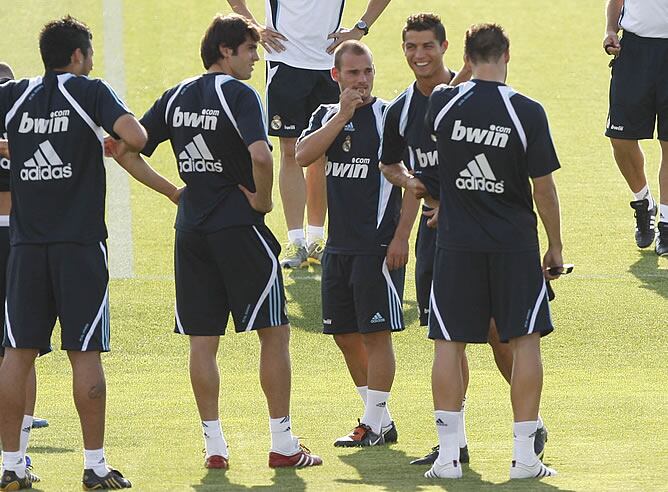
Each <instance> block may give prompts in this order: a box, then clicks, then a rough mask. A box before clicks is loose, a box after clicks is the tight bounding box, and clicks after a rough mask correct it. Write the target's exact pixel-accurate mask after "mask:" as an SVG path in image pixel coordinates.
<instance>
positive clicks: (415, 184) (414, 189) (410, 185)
mask: <svg viewBox="0 0 668 492" xmlns="http://www.w3.org/2000/svg"><path fill="white" fill-rule="evenodd" d="M405 188H406V191H408V192H409V193H412V194H413V195H414V196H415V198H417V199H420V198H424V197H426V196H428V195H429V192H428V191H427V187H426V186H425V185H424V183H423V182H422V181H420V180H419V179H417V178H411V179H408V180H406V186H405Z"/></svg>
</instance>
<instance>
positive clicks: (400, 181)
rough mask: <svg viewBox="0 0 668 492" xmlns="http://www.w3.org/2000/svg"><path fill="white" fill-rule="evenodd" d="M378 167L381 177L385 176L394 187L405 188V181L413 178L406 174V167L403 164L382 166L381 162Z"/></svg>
mask: <svg viewBox="0 0 668 492" xmlns="http://www.w3.org/2000/svg"><path fill="white" fill-rule="evenodd" d="M378 167H379V168H380V171H381V172H382V173H383V176H385V179H387V180H388V181H389V182H390V183H392V184H393V185H394V186H401V187H402V188H406V183H407V181H408V180H409V179H412V178H413V176H411V174H410V173H409V172H408V169H406V166H405V165H404V163H403V162H399V163H396V164H383V163H382V162H381V163H380V164H379V165H378ZM404 195H405V194H404Z"/></svg>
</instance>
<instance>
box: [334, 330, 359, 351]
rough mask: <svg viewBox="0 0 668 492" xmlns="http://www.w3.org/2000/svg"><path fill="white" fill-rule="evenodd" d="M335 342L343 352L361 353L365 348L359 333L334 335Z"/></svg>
mask: <svg viewBox="0 0 668 492" xmlns="http://www.w3.org/2000/svg"><path fill="white" fill-rule="evenodd" d="M334 342H336V346H337V347H339V349H340V350H341V352H353V351H359V350H360V349H361V348H363V347H364V345H363V344H362V340H361V339H360V337H359V335H358V334H357V333H345V334H338V335H334Z"/></svg>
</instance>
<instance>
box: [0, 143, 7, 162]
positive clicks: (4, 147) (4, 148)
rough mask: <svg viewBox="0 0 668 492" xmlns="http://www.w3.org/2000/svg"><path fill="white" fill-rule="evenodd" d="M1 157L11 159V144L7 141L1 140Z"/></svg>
mask: <svg viewBox="0 0 668 492" xmlns="http://www.w3.org/2000/svg"><path fill="white" fill-rule="evenodd" d="M0 156H2V157H4V158H5V159H9V142H8V141H7V140H5V139H0Z"/></svg>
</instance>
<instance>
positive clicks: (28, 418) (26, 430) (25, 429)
mask: <svg viewBox="0 0 668 492" xmlns="http://www.w3.org/2000/svg"><path fill="white" fill-rule="evenodd" d="M31 430H32V415H24V416H23V423H22V424H21V447H20V451H21V455H23V456H25V454H26V450H27V449H28V440H29V439H30V431H31Z"/></svg>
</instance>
